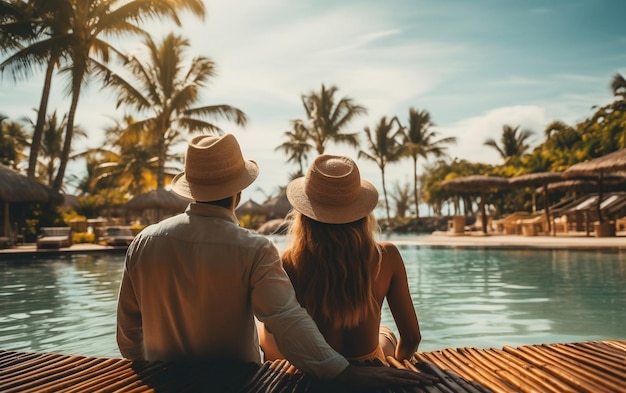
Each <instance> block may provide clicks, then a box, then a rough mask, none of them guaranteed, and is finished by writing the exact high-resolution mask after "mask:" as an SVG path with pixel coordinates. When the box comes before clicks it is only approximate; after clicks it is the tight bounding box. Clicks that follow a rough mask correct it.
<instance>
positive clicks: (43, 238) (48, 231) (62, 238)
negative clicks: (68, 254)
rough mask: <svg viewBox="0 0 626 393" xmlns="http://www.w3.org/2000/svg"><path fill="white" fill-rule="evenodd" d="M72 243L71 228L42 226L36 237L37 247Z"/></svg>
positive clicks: (61, 245)
mask: <svg viewBox="0 0 626 393" xmlns="http://www.w3.org/2000/svg"><path fill="white" fill-rule="evenodd" d="M71 245H72V228H70V227H43V228H41V232H40V235H39V238H38V239H37V248H38V249H39V248H61V247H69V246H71Z"/></svg>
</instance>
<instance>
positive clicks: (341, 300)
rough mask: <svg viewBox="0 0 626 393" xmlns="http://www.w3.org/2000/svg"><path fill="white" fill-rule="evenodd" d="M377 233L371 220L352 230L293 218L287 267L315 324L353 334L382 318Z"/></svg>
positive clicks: (285, 256)
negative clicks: (376, 288) (374, 315)
mask: <svg viewBox="0 0 626 393" xmlns="http://www.w3.org/2000/svg"><path fill="white" fill-rule="evenodd" d="M376 228H377V223H376V219H375V218H374V216H373V215H372V214H370V215H368V216H367V217H364V218H362V219H360V220H358V221H355V222H351V223H348V224H324V223H321V222H318V221H315V220H312V219H310V218H308V217H306V216H304V215H303V214H301V213H299V212H293V213H292V221H291V225H290V231H289V233H290V236H291V246H290V247H289V248H288V249H287V250H285V251H284V252H283V255H282V259H283V265H284V267H285V270H286V271H287V273H288V274H289V276H290V278H291V280H292V282H293V285H294V288H295V290H296V296H297V298H298V301H299V302H300V304H301V305H302V306H303V307H304V308H306V309H307V311H308V312H309V314H310V315H311V317H312V318H313V319H314V320H315V321H318V322H321V321H324V322H325V323H327V324H330V325H331V326H334V327H339V328H350V327H355V326H357V325H359V324H360V323H361V322H362V321H363V320H364V319H365V318H366V317H367V316H369V315H372V313H378V312H379V305H378V303H377V301H376V297H375V294H374V280H375V277H376V275H377V274H378V271H379V268H380V255H381V254H380V252H381V251H380V249H379V246H378V243H377V242H376V240H375V238H374V235H375V231H376Z"/></svg>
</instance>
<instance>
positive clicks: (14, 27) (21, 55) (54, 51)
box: [0, 0, 71, 177]
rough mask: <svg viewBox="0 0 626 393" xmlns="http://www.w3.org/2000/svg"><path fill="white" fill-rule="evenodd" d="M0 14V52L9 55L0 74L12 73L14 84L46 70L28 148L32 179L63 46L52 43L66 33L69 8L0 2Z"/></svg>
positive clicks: (43, 0) (54, 0) (56, 1)
mask: <svg viewBox="0 0 626 393" xmlns="http://www.w3.org/2000/svg"><path fill="white" fill-rule="evenodd" d="M0 4H1V7H2V9H1V11H2V12H0V14H3V15H4V18H3V19H2V20H1V21H0V52H5V53H12V52H11V51H15V52H13V53H12V54H11V55H10V56H9V57H8V58H7V59H5V61H3V62H2V63H1V64H0V72H1V71H5V70H10V71H12V75H13V78H14V80H17V79H18V78H20V77H24V78H26V77H28V76H29V75H30V74H31V71H32V68H33V67H34V66H37V65H44V64H45V67H46V71H45V77H44V84H43V91H42V94H41V99H40V102H39V109H38V111H37V123H36V125H35V127H34V132H33V137H32V140H31V145H30V152H29V163H28V170H27V175H28V176H30V177H34V176H35V172H36V168H37V158H38V155H39V148H40V145H41V138H42V137H43V127H44V122H45V118H46V112H47V109H48V99H49V96H50V89H51V86H52V76H53V73H54V69H55V68H56V67H58V66H59V65H60V63H59V61H60V59H61V58H62V56H63V50H64V47H63V44H62V43H61V42H59V41H57V40H56V37H57V36H58V35H61V34H62V33H63V32H65V31H66V30H67V29H68V26H66V25H64V23H65V22H67V21H68V20H69V14H70V13H71V6H70V3H68V2H67V1H65V0H32V1H28V2H24V1H11V2H9V1H3V2H1V3H0Z"/></svg>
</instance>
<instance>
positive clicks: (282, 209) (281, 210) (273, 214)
mask: <svg viewBox="0 0 626 393" xmlns="http://www.w3.org/2000/svg"><path fill="white" fill-rule="evenodd" d="M263 206H264V207H265V208H266V209H267V216H268V218H285V216H287V213H289V211H290V210H291V207H292V206H291V203H289V200H288V199H287V192H286V191H281V193H280V194H278V195H277V196H275V197H274V198H272V199H270V200H269V201H267V202H265V203H264V204H263Z"/></svg>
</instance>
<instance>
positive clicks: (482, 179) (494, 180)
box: [441, 175, 509, 234]
mask: <svg viewBox="0 0 626 393" xmlns="http://www.w3.org/2000/svg"><path fill="white" fill-rule="evenodd" d="M507 187H509V179H508V178H507V177H502V176H486V175H471V176H462V177H456V178H454V179H450V180H444V181H443V182H441V188H443V189H445V190H450V191H456V192H463V193H479V194H480V203H479V208H480V214H481V218H482V230H483V233H484V234H487V214H486V212H485V195H486V194H487V191H489V190H499V189H504V188H507Z"/></svg>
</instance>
